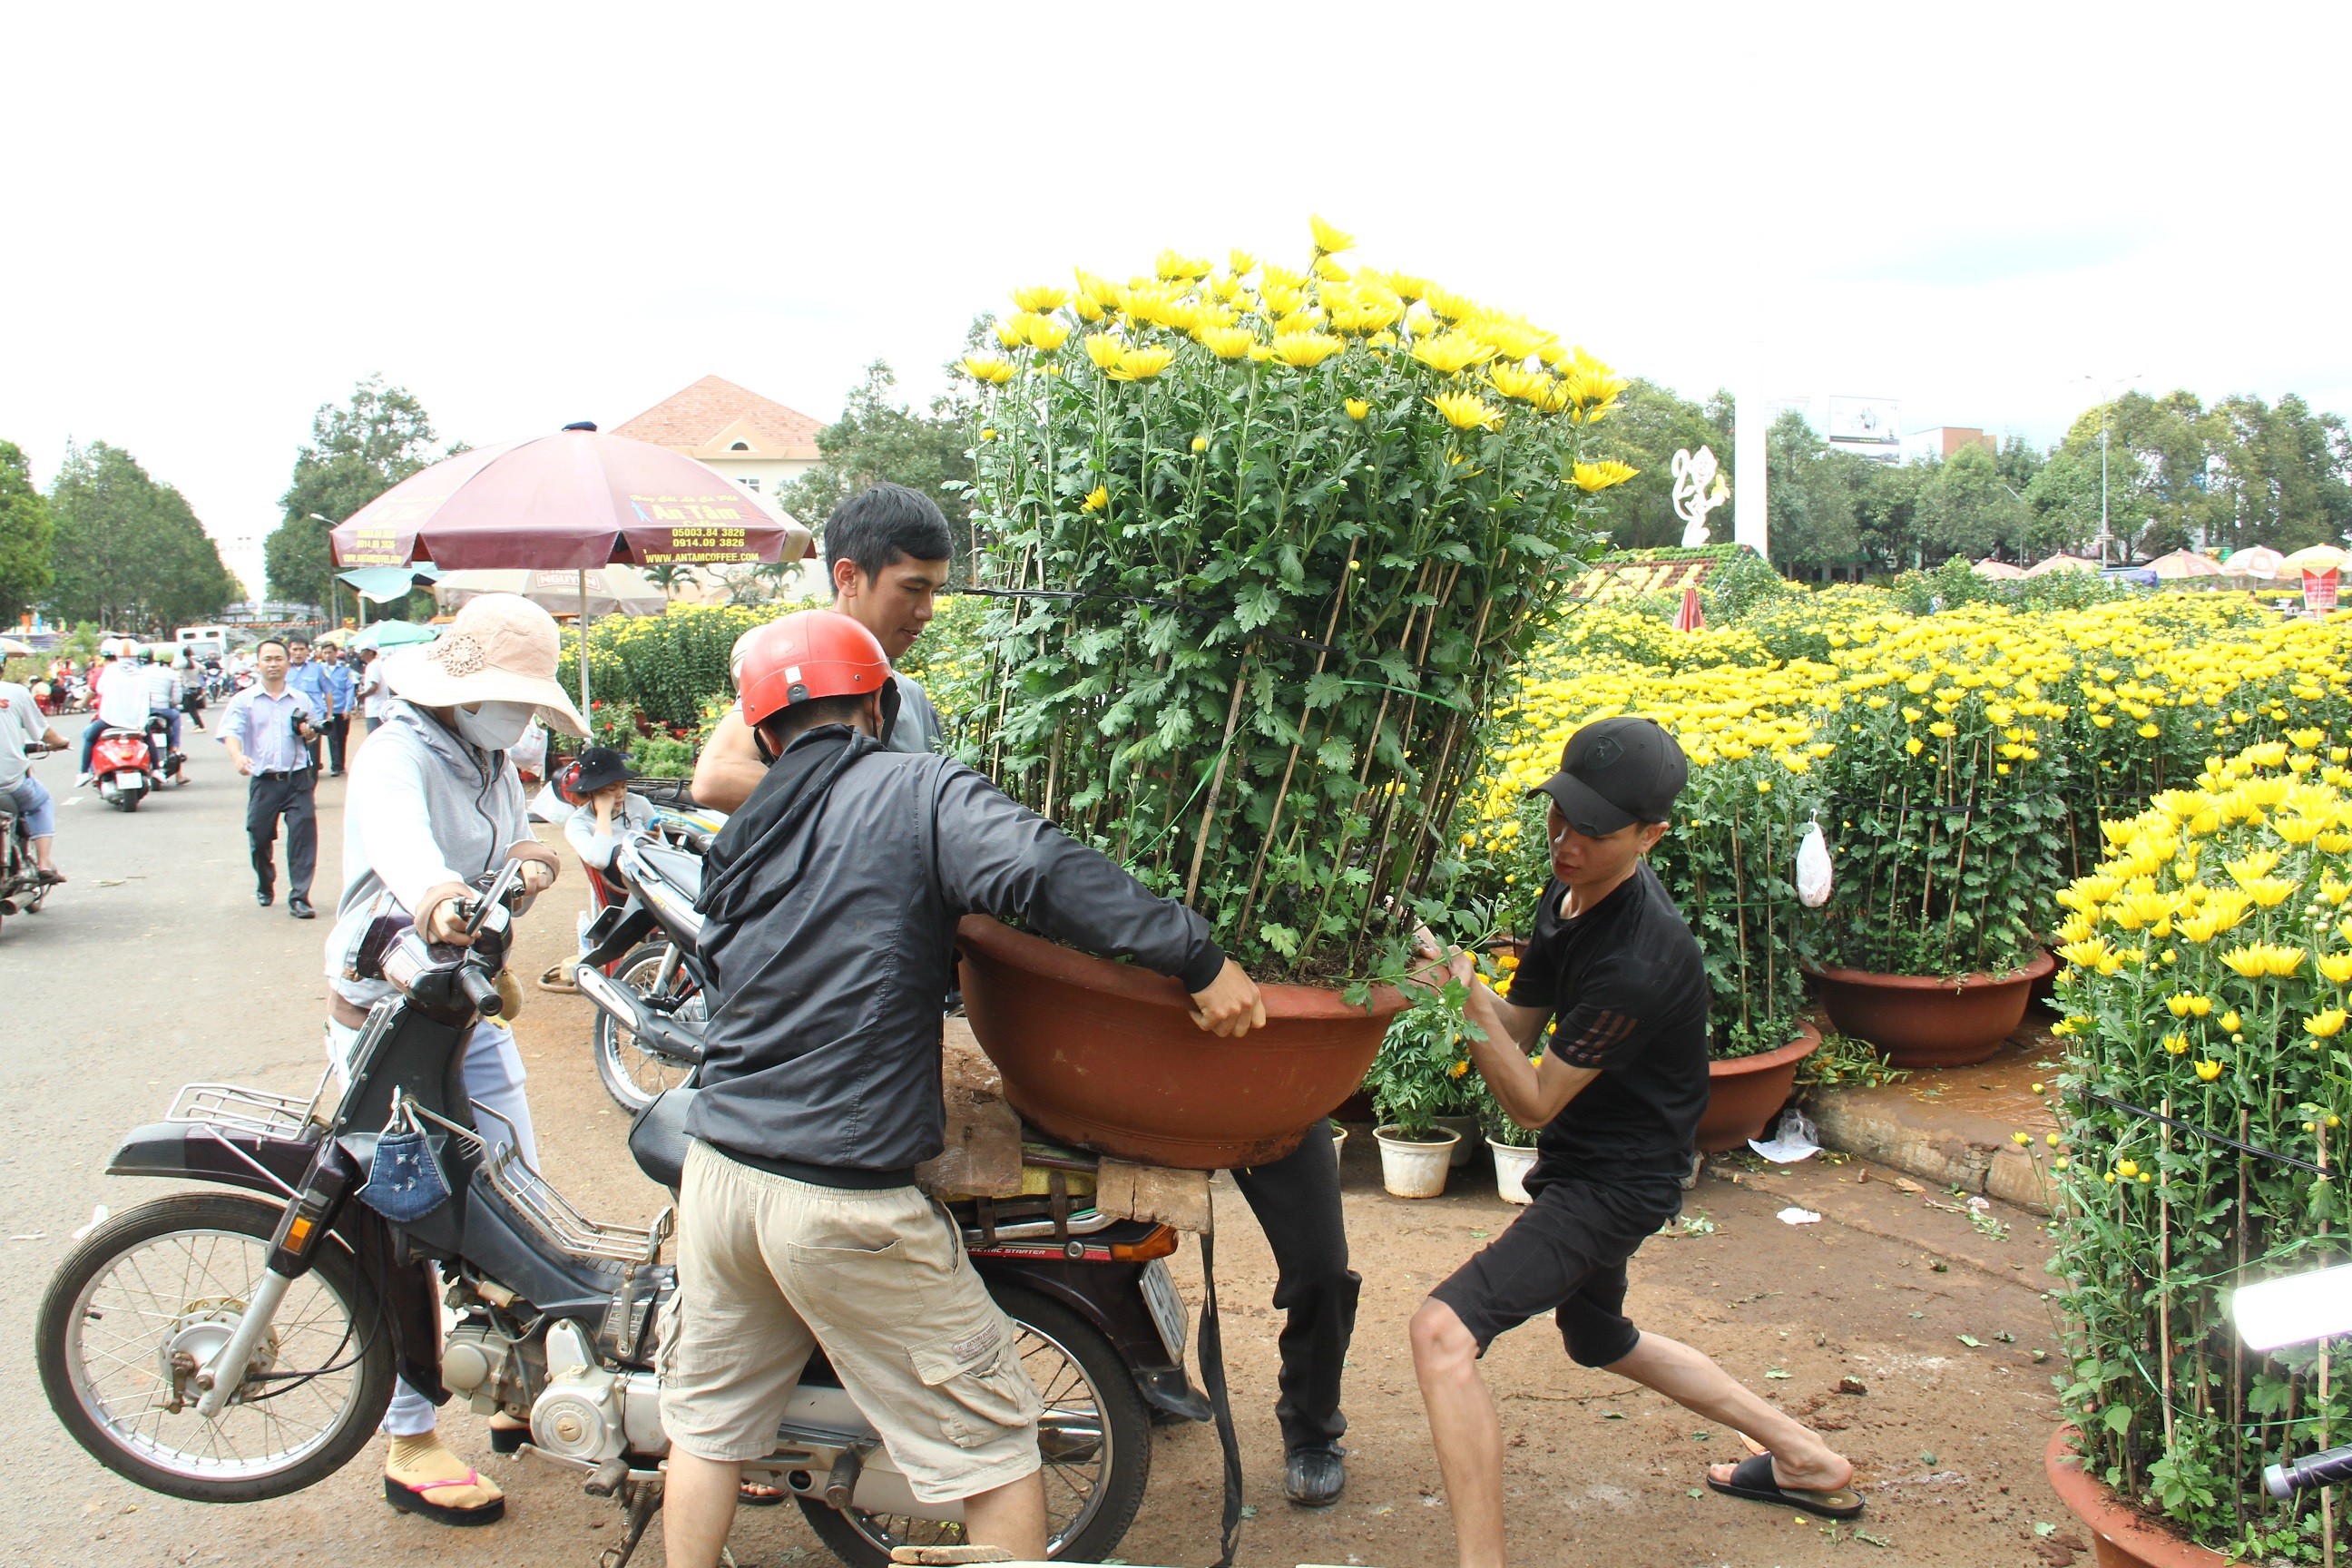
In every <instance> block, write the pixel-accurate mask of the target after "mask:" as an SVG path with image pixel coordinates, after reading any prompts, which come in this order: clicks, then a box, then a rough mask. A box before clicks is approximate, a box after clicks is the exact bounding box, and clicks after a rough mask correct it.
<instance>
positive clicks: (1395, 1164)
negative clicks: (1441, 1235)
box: [1372, 1126, 1462, 1198]
mask: <svg viewBox="0 0 2352 1568" xmlns="http://www.w3.org/2000/svg"><path fill="white" fill-rule="evenodd" d="M1396 1131H1397V1130H1396V1128H1395V1127H1393V1126H1389V1127H1375V1128H1374V1129H1372V1136H1373V1137H1374V1138H1376V1139H1378V1140H1379V1141H1380V1145H1381V1185H1382V1186H1384V1187H1386V1188H1387V1189H1388V1190H1389V1192H1390V1193H1391V1194H1392V1195H1394V1196H1396V1197H1400V1198H1433V1197H1437V1196H1440V1195H1441V1194H1444V1191H1445V1176H1446V1173H1447V1172H1449V1171H1451V1170H1452V1169H1453V1168H1454V1145H1455V1144H1457V1143H1459V1142H1462V1136H1461V1134H1460V1133H1458V1132H1455V1131H1453V1130H1452V1129H1450V1128H1444V1127H1441V1128H1439V1129H1438V1130H1437V1134H1438V1135H1437V1136H1436V1137H1434V1138H1433V1139H1432V1140H1431V1141H1429V1142H1419V1141H1417V1140H1414V1139H1409V1138H1401V1137H1398V1136H1396Z"/></svg>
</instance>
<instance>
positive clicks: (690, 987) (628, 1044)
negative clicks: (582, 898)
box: [596, 942, 705, 1114]
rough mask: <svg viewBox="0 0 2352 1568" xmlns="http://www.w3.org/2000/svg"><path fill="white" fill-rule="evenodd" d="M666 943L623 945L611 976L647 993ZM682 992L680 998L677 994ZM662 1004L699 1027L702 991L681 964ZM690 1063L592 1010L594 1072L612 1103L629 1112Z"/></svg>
mask: <svg viewBox="0 0 2352 1568" xmlns="http://www.w3.org/2000/svg"><path fill="white" fill-rule="evenodd" d="M667 952H669V944H668V943H667V942H646V944H645V945H644V946H642V947H635V948H632V949H630V950H629V955H628V956H627V957H626V958H624V959H623V960H621V966H620V967H619V968H618V969H616V970H614V972H613V978H614V980H615V981H617V982H619V983H620V984H623V985H625V986H627V987H628V988H629V989H630V990H631V991H634V992H635V993H636V994H638V995H640V996H651V995H652V994H653V989H654V980H655V977H656V976H657V975H658V974H660V973H661V965H662V958H663V956H664V955H665V954H667ZM680 993H685V999H684V1000H683V1001H679V1000H677V997H678V994H680ZM661 1000H662V1002H663V1004H664V1005H665V1006H666V1007H668V1006H669V1005H670V1004H671V1003H673V1002H675V1003H676V1005H675V1006H674V1007H670V1009H669V1010H670V1012H671V1014H672V1016H675V1017H677V1018H678V1019H679V1020H681V1021H682V1022H686V1023H689V1024H693V1025H695V1026H698V1027H699V1026H700V1024H701V1022H702V1019H703V1017H704V1016H705V1014H704V1006H703V1000H702V994H701V993H700V992H698V991H696V990H695V989H694V983H693V982H692V981H691V980H689V979H688V978H687V975H686V972H685V970H683V969H680V970H678V971H677V973H674V974H673V975H672V976H671V977H670V994H669V995H667V996H666V997H663V998H662V999H661ZM693 1071H694V1068H692V1067H691V1066H690V1065H688V1063H686V1062H681V1061H673V1060H671V1059H670V1058H667V1057H666V1056H663V1055H662V1054H661V1053H660V1052H659V1051H656V1050H654V1049H652V1048H650V1047H647V1046H645V1045H643V1044H641V1043H640V1042H639V1041H638V1039H637V1037H636V1035H635V1032H634V1031H632V1030H629V1029H625V1028H623V1027H621V1026H620V1025H618V1024H616V1023H614V1021H613V1019H612V1016H610V1015H609V1014H606V1013H603V1012H599V1013H598V1014H597V1015H596V1076H597V1077H598V1078H599V1079H603V1080H604V1092H605V1093H607V1094H609V1095H611V1096H612V1097H613V1100H614V1103H616V1104H618V1105H619V1106H620V1107H621V1108H622V1109H623V1110H627V1111H629V1112H630V1113H631V1114H635V1112H637V1111H640V1110H644V1109H645V1108H646V1106H648V1105H651V1104H652V1103H653V1102H654V1101H655V1100H659V1099H660V1098H661V1097H662V1093H663V1091H664V1090H666V1089H676V1088H677V1086H678V1085H679V1084H682V1083H684V1082H685V1081H686V1080H687V1079H688V1076H690V1075H691V1074H692V1073H693Z"/></svg>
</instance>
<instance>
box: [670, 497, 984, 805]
mask: <svg viewBox="0 0 2352 1568" xmlns="http://www.w3.org/2000/svg"><path fill="white" fill-rule="evenodd" d="M954 552H955V540H954V536H953V535H951V534H950V533H949V532H948V520H947V519H946V518H945V517H944V516H942V515H940V509H939V504H938V503H937V502H936V501H934V500H931V498H930V497H929V496H927V495H925V494H923V493H922V492H921V491H920V490H912V489H908V488H907V487H906V486H904V485H894V484H887V483H886V484H878V485H875V486H873V487H872V488H870V489H864V490H860V491H859V492H858V493H857V494H856V495H854V496H852V497H850V498H849V499H848V500H845V501H844V502H842V503H841V504H840V505H839V506H837V507H835V508H834V510H833V515H832V516H831V517H830V518H828V519H826V520H825V524H824V562H825V570H826V572H827V573H829V574H831V576H832V578H833V607H834V609H835V611H837V612H838V613H840V614H842V615H845V616H848V617H849V618H850V619H852V620H854V621H856V623H857V624H858V625H859V626H864V627H865V628H866V630H867V631H869V632H871V633H873V634H874V637H875V640H876V641H877V642H879V643H880V644H881V645H882V651H883V653H884V654H886V655H887V656H888V657H889V658H892V659H893V660H896V659H901V658H906V657H907V650H908V648H910V647H914V646H915V639H916V638H917V637H921V636H922V635H923V628H924V627H925V626H929V625H930V624H931V616H932V614H933V613H934V610H935V608H936V605H937V601H938V596H939V592H940V589H941V588H944V587H946V586H947V582H948V558H949V557H950V555H952V554H953V553H954ZM739 647H740V645H739ZM737 679H738V683H739V684H740V679H741V678H740V675H739V676H738V677H737ZM890 680H891V684H893V685H894V686H896V687H897V688H898V708H897V710H896V711H897V718H896V720H895V721H893V722H892V724H891V725H890V731H889V733H887V735H884V736H883V737H882V738H881V739H882V743H883V744H884V745H885V746H887V747H888V748H889V749H890V750H892V751H894V752H929V751H935V750H937V749H938V747H939V742H940V715H939V710H936V709H934V708H933V707H932V706H931V700H930V698H929V697H928V696H927V695H925V694H924V691H923V689H922V687H921V685H920V684H919V683H918V682H917V681H916V679H914V677H912V676H909V675H901V674H899V673H898V671H897V670H895V669H894V670H892V671H891V673H890ZM766 773H767V761H766V759H765V758H763V757H761V754H760V752H759V750H758V748H757V745H756V743H755V742H754V741H753V739H752V735H751V723H750V722H749V721H747V720H746V719H745V718H744V715H743V711H742V709H741V708H740V706H739V707H737V708H735V709H733V710H730V711H729V713H728V714H727V716H726V717H725V718H723V719H721V720H719V725H718V728H716V729H714V730H713V731H711V732H710V739H709V741H708V742H705V743H704V745H703V748H702V755H701V756H700V757H699V758H698V759H697V760H696V762H695V764H694V798H695V801H696V803H697V804H698V805H706V806H709V808H710V809H711V810H713V811H733V810H734V809H736V807H738V806H740V805H742V804H743V803H744V802H745V801H746V800H748V799H750V798H751V792H752V791H753V790H754V789H757V788H758V787H759V784H760V780H761V778H762V777H763V776H765V774H766Z"/></svg>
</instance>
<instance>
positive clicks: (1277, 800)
mask: <svg viewBox="0 0 2352 1568" xmlns="http://www.w3.org/2000/svg"><path fill="white" fill-rule="evenodd" d="M1356 544H1357V541H1355V540H1349V542H1348V564H1347V565H1346V566H1342V567H1341V568H1340V569H1339V593H1338V595H1335V596H1334V597H1333V598H1332V600H1331V615H1330V617H1329V618H1328V620H1326V621H1325V622H1324V624H1323V645H1324V646H1323V647H1320V648H1318V649H1317V650H1316V653H1315V674H1316V675H1320V674H1322V673H1323V661H1324V660H1325V659H1327V658H1329V657H1330V653H1331V639H1332V638H1333V637H1336V636H1337V635H1338V634H1339V611H1340V608H1341V606H1343V605H1346V604H1347V602H1348V581H1349V578H1351V577H1353V576H1354V575H1355V572H1354V571H1353V570H1352V568H1353V567H1354V566H1355V564H1356ZM1422 574H1423V576H1424V577H1425V576H1427V575H1428V574H1429V566H1428V563H1423V565H1422ZM1308 679H1313V677H1311V676H1310V677H1309V678H1308ZM1307 714H1308V710H1307V705H1306V704H1305V702H1304V701H1302V702H1301V703H1300V704H1299V708H1298V739H1297V740H1296V741H1293V742H1290V755H1289V756H1287V757H1286V758H1285V759H1284V760H1283V763H1282V784H1281V785H1280V786H1279V787H1277V788H1276V790H1275V792H1274V810H1273V811H1272V813H1270V814H1269V815H1268V816H1267V817H1266V819H1265V838H1264V839H1263V840H1261V841H1260V842H1259V844H1258V847H1257V859H1256V861H1255V863H1254V864H1253V865H1252V866H1251V867H1250V879H1249V891H1248V892H1246V893H1244V894H1243V895H1242V914H1241V919H1240V921H1237V922H1236V923H1235V926H1234V930H1235V931H1236V932H1239V931H1247V930H1248V929H1249V918H1250V913H1251V911H1252V910H1254V909H1255V908H1256V905H1257V884H1258V879H1259V878H1260V877H1262V876H1264V875H1265V857H1266V851H1268V850H1269V849H1271V848H1273V847H1274V836H1275V830H1276V827H1277V826H1280V824H1281V822H1282V805H1283V802H1285V801H1286V800H1288V799H1289V798H1290V779H1291V774H1292V773H1295V772H1296V771H1297V767H1298V752H1299V748H1300V747H1302V746H1304V745H1305V744H1306V743H1307Z"/></svg>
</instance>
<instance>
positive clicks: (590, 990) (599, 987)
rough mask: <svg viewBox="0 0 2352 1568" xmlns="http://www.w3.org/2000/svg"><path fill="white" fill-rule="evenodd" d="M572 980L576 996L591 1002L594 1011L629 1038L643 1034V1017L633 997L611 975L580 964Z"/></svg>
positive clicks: (591, 965) (588, 965)
mask: <svg viewBox="0 0 2352 1568" xmlns="http://www.w3.org/2000/svg"><path fill="white" fill-rule="evenodd" d="M572 982H573V984H577V985H578V986H579V987H580V994H582V995H583V996H585V997H587V998H588V1000H589V1001H591V1002H593V1003H594V1004H595V1005H596V1010H597V1011H598V1012H600V1013H602V1014H604V1015H605V1016H607V1017H609V1018H611V1019H612V1020H613V1022H614V1023H615V1024H618V1025H620V1026H621V1027H623V1028H625V1029H626V1030H628V1031H629V1033H631V1034H633V1035H635V1034H642V1033H644V1032H645V1017H644V1015H643V1014H642V1013H641V1012H640V1011H639V1009H638V1007H637V1003H636V998H635V997H633V996H631V995H630V994H629V993H628V992H627V990H626V989H625V988H624V987H623V986H621V985H620V984H618V983H616V982H615V981H614V979H613V977H612V976H611V975H609V974H606V973H604V971H603V970H601V969H599V968H597V967H596V966H595V965H594V964H593V963H583V964H582V965H581V966H580V967H579V968H578V969H575V970H574V971H572Z"/></svg>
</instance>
